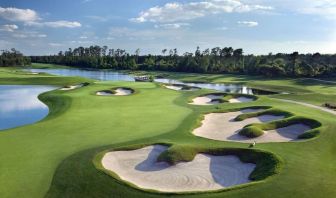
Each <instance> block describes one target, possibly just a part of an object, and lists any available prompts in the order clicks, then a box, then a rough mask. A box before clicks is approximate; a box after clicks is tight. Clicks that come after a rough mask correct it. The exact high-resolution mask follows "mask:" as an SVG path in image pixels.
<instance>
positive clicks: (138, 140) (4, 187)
mask: <svg viewBox="0 0 336 198" xmlns="http://www.w3.org/2000/svg"><path fill="white" fill-rule="evenodd" d="M2 70H5V71H2ZM198 76H199V77H197V76H196V75H195V76H193V77H188V78H189V79H190V80H192V79H195V78H201V77H202V76H201V75H198ZM204 76H205V77H204V78H208V79H211V80H213V81H215V82H220V81H225V79H226V76H223V75H214V76H213V77H212V76H211V75H204ZM16 77H17V78H16ZM180 78H187V77H183V76H182V74H181V76H180ZM227 78H228V79H227V80H228V81H230V82H241V81H240V80H242V79H246V82H247V81H248V78H247V77H246V76H238V77H235V76H233V75H232V76H227ZM37 79H38V80H37ZM6 80H8V81H10V83H14V84H31V83H33V84H34V83H40V84H53V83H55V84H58V85H66V84H68V83H69V82H70V81H73V82H74V83H79V82H87V81H88V80H87V79H78V78H68V77H54V76H50V75H42V76H41V77H39V76H28V75H27V76H26V75H25V74H15V73H13V74H12V73H10V71H9V70H7V69H1V70H0V83H2V84H3V83H5V82H6ZM250 80H252V81H255V82H254V83H255V84H258V83H259V84H262V85H264V86H266V85H267V81H269V82H272V83H269V84H270V85H269V88H272V87H273V86H274V87H276V86H279V85H281V89H284V90H286V89H287V87H289V88H290V89H291V91H297V92H301V93H302V92H305V93H312V92H314V93H316V94H321V93H324V92H326V90H328V91H329V93H332V91H331V90H333V88H332V87H331V86H330V87H327V88H325V89H324V88H322V87H321V86H320V85H319V86H317V85H309V84H308V85H307V86H306V87H302V85H298V84H295V83H293V82H294V81H293V80H292V79H289V80H288V79H284V80H280V79H276V80H274V81H273V80H267V81H266V82H264V81H259V79H258V78H257V77H252V78H250ZM248 83H252V82H248ZM301 83H305V82H301ZM111 87H130V88H132V89H134V90H136V91H137V92H136V93H135V94H133V95H130V96H128V97H97V96H95V95H94V94H93V93H95V92H96V91H97V90H105V89H110V88H111ZM279 89H280V88H279ZM287 91H288V90H287ZM207 92H209V91H206V90H200V91H195V92H176V91H172V90H169V89H164V88H161V87H160V86H158V85H157V84H154V83H132V82H103V83H92V84H91V85H89V86H86V87H82V88H79V89H76V90H71V91H61V90H57V91H52V92H48V93H45V94H42V95H41V96H40V99H41V100H43V101H44V102H45V103H47V104H48V106H49V107H50V108H51V113H50V115H49V116H48V117H47V118H46V119H44V120H42V121H40V122H38V123H36V124H33V125H29V126H24V127H19V128H15V129H10V130H6V131H2V132H0V150H1V154H0V162H1V163H0V197H33V198H38V197H43V196H45V195H46V197H62V198H64V197H71V198H73V197H80V198H84V197H120V198H124V197H126V198H127V197H137V198H141V197H144V198H145V197H146V198H147V197H165V196H166V195H164V194H155V193H149V192H144V191H140V190H137V189H134V188H131V187H129V186H128V185H125V184H124V183H123V182H120V181H119V180H117V179H115V178H113V177H111V176H109V175H107V174H105V173H104V172H102V171H101V170H99V169H97V168H96V167H95V165H94V163H93V160H94V159H95V156H96V155H97V154H98V153H99V152H101V151H104V150H107V149H114V148H120V147H128V146H132V145H148V144H155V143H166V144H172V145H175V146H180V148H197V149H200V150H202V149H204V150H211V149H214V150H220V149H225V148H231V149H247V148H248V146H249V145H248V144H243V143H237V142H221V141H215V140H208V139H205V138H200V137H196V136H194V135H192V133H191V132H192V130H193V129H194V128H195V127H196V126H198V125H199V123H200V120H201V118H202V115H204V114H205V113H209V112H214V111H215V112H225V111H229V110H233V109H236V110H237V109H239V108H248V107H250V106H263V107H264V106H269V107H273V108H276V109H279V110H284V111H286V112H289V113H291V114H295V116H298V117H301V118H302V117H304V118H310V119H314V120H317V121H318V122H319V123H321V124H322V126H321V127H319V128H318V130H319V132H320V134H319V135H318V136H317V138H313V139H310V140H305V141H302V142H287V143H259V144H257V146H256V147H255V148H252V149H256V152H257V151H260V152H266V153H268V152H269V153H273V154H274V155H276V156H277V158H276V159H281V161H282V167H283V168H281V169H278V168H279V167H276V168H275V169H274V170H275V171H277V172H276V173H277V174H276V175H275V176H272V177H270V178H268V179H266V180H265V181H260V182H258V183H257V184H255V185H248V186H243V187H242V188H238V189H232V190H229V191H223V192H216V193H205V194H191V195H185V196H183V197H197V198H198V197H201V198H203V197H204V198H210V197H237V198H238V197H239V198H241V197H243V198H244V197H248V198H250V197H251V196H252V197H270V196H272V197H279V198H280V197H281V198H282V197H314V198H315V197H317V198H319V197H321V198H322V197H323V198H324V197H335V196H336V189H335V186H336V180H335V176H336V169H335V164H336V158H335V151H336V133H335V131H336V124H335V121H334V120H335V117H334V116H333V115H331V114H328V113H326V112H322V111H320V110H317V109H312V108H309V107H305V106H302V105H297V104H291V103H286V102H282V101H277V100H274V99H272V98H270V97H268V96H259V99H258V100H256V101H253V102H249V103H236V104H229V103H223V104H220V105H213V106H196V105H189V104H187V102H188V100H189V99H190V98H193V97H196V96H198V95H200V94H204V93H207ZM288 96H291V95H288ZM289 118H290V117H289ZM289 118H288V119H289ZM250 149H251V148H250ZM177 150H179V151H181V150H180V149H177ZM247 150H249V149H247ZM182 151H183V149H182ZM188 156H189V157H190V155H189V154H188V155H185V154H183V155H182V154H181V158H188ZM244 156H245V155H244ZM264 163H265V164H264V165H263V166H261V167H263V168H265V167H266V165H270V164H272V161H271V160H267V161H265V162H264ZM278 170H280V171H278ZM253 177H255V178H258V177H259V178H262V175H254V176H253Z"/></svg>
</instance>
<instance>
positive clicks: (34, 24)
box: [26, 20, 82, 28]
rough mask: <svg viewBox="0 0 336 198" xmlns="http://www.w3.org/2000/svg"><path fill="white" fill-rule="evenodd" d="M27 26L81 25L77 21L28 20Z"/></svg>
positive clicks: (58, 26)
mask: <svg viewBox="0 0 336 198" xmlns="http://www.w3.org/2000/svg"><path fill="white" fill-rule="evenodd" d="M26 25H28V26H37V27H51V28H77V27H81V26H82V24H80V23H79V22H77V21H64V20H61V21H51V22H28V23H26Z"/></svg>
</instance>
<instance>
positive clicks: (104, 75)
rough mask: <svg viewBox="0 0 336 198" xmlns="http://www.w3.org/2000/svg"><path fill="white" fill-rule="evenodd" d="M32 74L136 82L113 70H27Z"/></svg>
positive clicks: (126, 75)
mask: <svg viewBox="0 0 336 198" xmlns="http://www.w3.org/2000/svg"><path fill="white" fill-rule="evenodd" d="M27 71H30V72H36V73H49V74H53V75H60V76H81V77H85V78H91V79H95V80H113V81H135V80H134V77H133V76H131V75H128V74H124V73H120V72H115V71H111V70H89V69H27Z"/></svg>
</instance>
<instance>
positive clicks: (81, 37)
mask: <svg viewBox="0 0 336 198" xmlns="http://www.w3.org/2000/svg"><path fill="white" fill-rule="evenodd" d="M79 38H80V39H87V38H88V37H87V36H80V37H79Z"/></svg>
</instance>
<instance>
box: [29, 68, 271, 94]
mask: <svg viewBox="0 0 336 198" xmlns="http://www.w3.org/2000/svg"><path fill="white" fill-rule="evenodd" d="M26 71H30V72H36V73H43V72H44V73H49V74H53V75H61V76H81V77H85V78H90V79H95V80H111V81H135V80H134V76H132V75H129V74H125V73H121V72H116V71H112V70H88V69H27V70H26ZM155 81H156V82H161V83H169V84H183V85H188V86H194V87H199V88H204V89H212V90H216V91H222V92H228V93H242V94H250V95H269V94H276V92H271V91H265V90H260V89H254V88H250V87H248V86H245V85H241V84H223V83H218V84H214V83H185V82H182V81H178V80H173V79H166V78H159V79H155Z"/></svg>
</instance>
